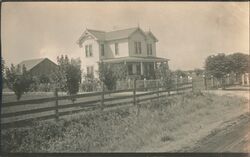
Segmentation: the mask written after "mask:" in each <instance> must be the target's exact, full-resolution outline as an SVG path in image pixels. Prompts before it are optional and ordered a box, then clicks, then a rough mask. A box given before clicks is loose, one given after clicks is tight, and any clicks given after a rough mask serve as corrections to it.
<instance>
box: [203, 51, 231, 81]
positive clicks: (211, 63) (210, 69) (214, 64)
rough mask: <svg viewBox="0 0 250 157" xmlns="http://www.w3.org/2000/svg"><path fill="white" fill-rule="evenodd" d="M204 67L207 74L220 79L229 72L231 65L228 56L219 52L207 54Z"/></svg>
mask: <svg viewBox="0 0 250 157" xmlns="http://www.w3.org/2000/svg"><path fill="white" fill-rule="evenodd" d="M205 69H206V72H207V73H208V74H211V75H213V76H214V77H215V78H218V79H221V78H223V77H224V76H225V75H226V74H228V73H230V71H231V65H230V61H229V59H228V57H227V56H226V55H225V54H223V53H220V54H218V55H212V56H209V57H208V58H207V59H206V61H205Z"/></svg>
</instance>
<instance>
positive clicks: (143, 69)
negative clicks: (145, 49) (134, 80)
mask: <svg viewBox="0 0 250 157" xmlns="http://www.w3.org/2000/svg"><path fill="white" fill-rule="evenodd" d="M143 70H144V69H143V63H142V62H141V75H143Z"/></svg>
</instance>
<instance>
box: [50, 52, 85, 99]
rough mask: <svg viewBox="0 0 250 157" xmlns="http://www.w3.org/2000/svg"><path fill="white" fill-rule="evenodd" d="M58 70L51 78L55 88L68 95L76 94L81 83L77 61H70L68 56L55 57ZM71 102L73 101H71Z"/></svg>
mask: <svg viewBox="0 0 250 157" xmlns="http://www.w3.org/2000/svg"><path fill="white" fill-rule="evenodd" d="M57 63H58V70H57V71H56V72H55V74H54V75H53V77H52V82H54V83H55V85H56V88H59V89H60V90H61V91H64V92H67V94H68V95H74V94H77V93H78V91H79V86H80V82H81V62H80V60H79V59H71V61H69V59H68V56H67V55H65V56H63V55H61V57H57ZM72 101H74V100H73V99H72Z"/></svg>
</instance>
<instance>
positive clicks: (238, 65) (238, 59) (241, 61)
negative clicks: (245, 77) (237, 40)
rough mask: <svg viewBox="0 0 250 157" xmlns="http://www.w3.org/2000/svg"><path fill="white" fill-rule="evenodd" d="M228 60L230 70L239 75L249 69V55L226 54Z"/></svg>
mask: <svg viewBox="0 0 250 157" xmlns="http://www.w3.org/2000/svg"><path fill="white" fill-rule="evenodd" d="M227 57H228V59H229V62H230V68H231V72H233V73H235V74H237V75H240V74H243V73H245V72H247V71H248V69H249V55H247V54H242V53H234V54H231V55H228V56H227Z"/></svg>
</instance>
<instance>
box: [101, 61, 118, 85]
mask: <svg viewBox="0 0 250 157" xmlns="http://www.w3.org/2000/svg"><path fill="white" fill-rule="evenodd" d="M98 72H99V79H100V81H101V82H103V83H104V85H105V86H106V87H107V89H108V90H114V89H115V88H116V81H117V78H118V76H117V74H116V73H115V72H114V70H113V69H112V67H111V65H110V64H106V63H103V62H101V63H99V71H98Z"/></svg>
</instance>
